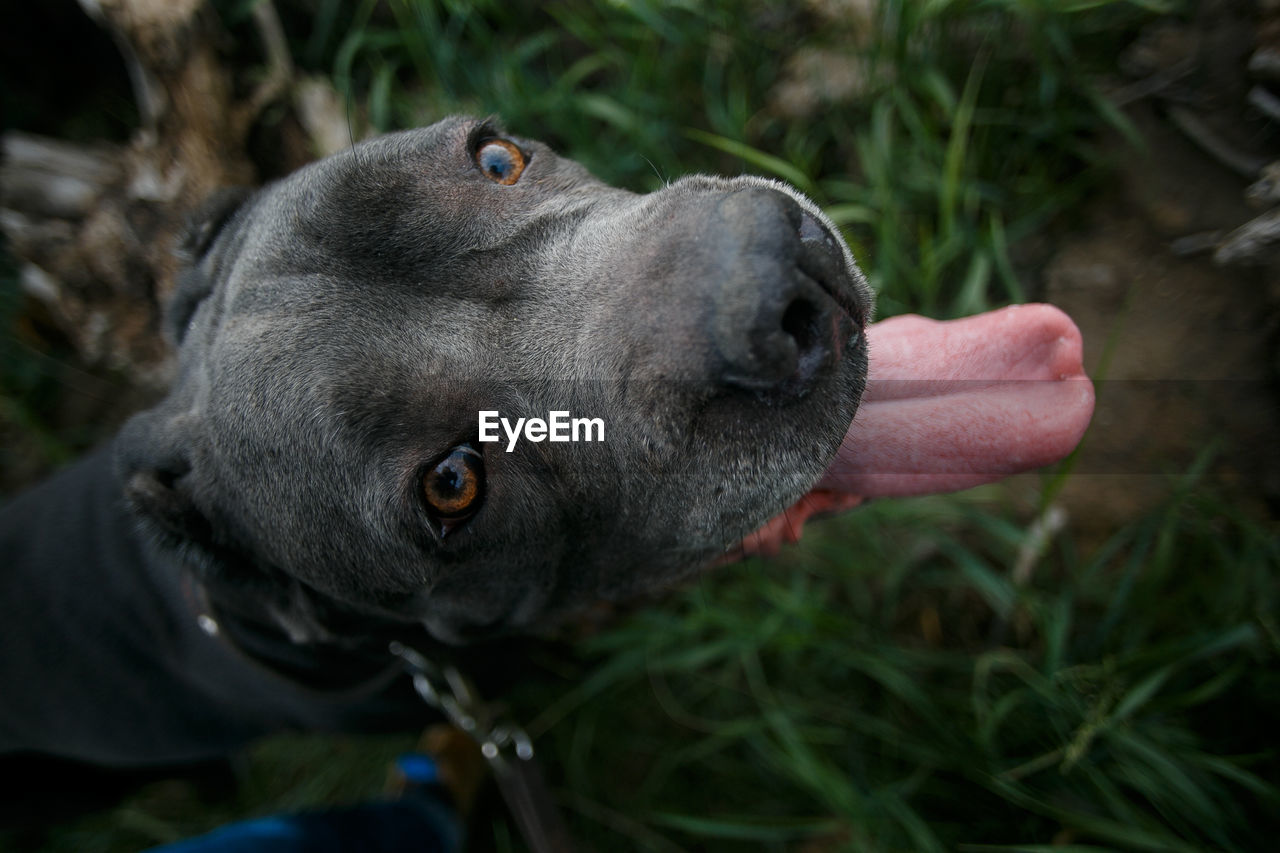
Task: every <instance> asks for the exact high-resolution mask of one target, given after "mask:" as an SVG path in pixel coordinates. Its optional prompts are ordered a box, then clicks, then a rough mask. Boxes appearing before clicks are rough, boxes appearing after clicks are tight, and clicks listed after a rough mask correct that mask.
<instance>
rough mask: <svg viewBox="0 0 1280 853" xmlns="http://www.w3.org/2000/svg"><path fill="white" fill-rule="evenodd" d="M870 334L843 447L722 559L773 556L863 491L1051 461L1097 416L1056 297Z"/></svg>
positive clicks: (888, 492)
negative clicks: (858, 398)
mask: <svg viewBox="0 0 1280 853" xmlns="http://www.w3.org/2000/svg"><path fill="white" fill-rule="evenodd" d="M864 337H865V338H869V339H870V341H869V343H868V348H869V350H870V352H871V366H872V369H871V375H870V377H869V378H868V381H867V391H866V394H865V395H864V397H863V400H862V403H861V405H860V407H859V410H858V414H857V416H856V417H855V419H854V422H853V423H852V424H851V425H850V427H849V429H848V432H847V433H846V435H845V437H844V440H843V442H842V444H841V446H840V449H839V452H838V453H837V454H836V456H835V458H834V459H833V460H832V461H831V463H830V464H829V465H828V467H827V470H826V472H825V473H824V475H823V476H822V478H821V479H820V480H819V481H818V482H817V484H816V485H815V486H814V487H813V489H812V490H810V491H809V492H808V493H807V494H805V495H804V496H803V497H801V498H800V500H799V501H798V502H796V503H795V504H794V505H792V506H790V507H788V508H787V509H786V510H785V511H784V512H782V513H781V514H779V515H777V516H775V517H774V518H773V519H771V520H770V521H769V522H767V523H766V524H765V525H764V526H763V527H762V528H760V529H759V530H758V531H756V532H754V533H752V534H750V535H749V536H747V537H746V539H744V540H743V541H742V542H741V543H740V544H739V545H738V546H737V547H736V548H734V549H733V550H732V551H731V552H730V553H729V554H728V555H726V557H725V558H723V559H722V560H721V562H731V561H733V560H735V559H740V558H742V557H744V556H749V555H752V554H773V553H776V552H777V551H778V549H779V548H780V547H781V545H782V544H783V543H784V542H795V541H796V540H797V539H798V538H799V537H800V532H801V529H802V528H803V526H804V522H805V521H806V520H807V519H808V518H810V517H814V516H822V515H828V514H831V513H834V512H840V511H843V510H847V509H850V508H852V507H854V506H856V505H858V504H859V503H861V502H863V501H864V500H866V499H868V498H875V497H908V496H911V495H923V494H930V493H935V492H947V491H957V490H960V489H967V488H970V487H973V486H977V485H981V484H983V483H990V482H994V481H996V480H999V479H1002V478H1004V477H1007V476H1010V475H1012V474H1016V473H1019V472H1021V471H1027V470H1031V469H1034V468H1039V467H1041V466H1044V465H1049V464H1052V463H1054V462H1057V461H1058V460H1060V459H1062V458H1063V457H1064V456H1066V455H1067V454H1068V453H1070V452H1071V451H1072V450H1073V449H1074V448H1075V447H1076V445H1077V444H1079V442H1080V439H1081V438H1082V436H1083V435H1084V431H1085V429H1086V428H1087V427H1088V425H1089V421H1090V418H1091V417H1092V414H1093V403H1094V393H1093V384H1092V383H1091V382H1090V381H1089V378H1088V376H1087V375H1086V374H1085V370H1084V364H1083V344H1082V341H1081V337H1080V332H1079V330H1078V329H1077V328H1076V326H1075V324H1074V323H1072V322H1071V320H1070V318H1068V317H1067V316H1066V315H1065V314H1063V313H1062V312H1061V311H1059V310H1058V309H1056V308H1053V307H1052V306H1049V305H1021V306H1011V307H1009V308H1004V309H1001V310H998V311H990V312H987V313H985V314H979V315H977V316H974V317H968V318H965V319H963V320H952V321H949V322H938V321H933V320H927V319H925V318H922V317H916V316H910V315H908V316H902V317H894V318H892V319H890V320H886V321H884V322H883V323H877V324H876V325H875V326H873V327H871V328H870V329H868V332H867V334H866V335H864Z"/></svg>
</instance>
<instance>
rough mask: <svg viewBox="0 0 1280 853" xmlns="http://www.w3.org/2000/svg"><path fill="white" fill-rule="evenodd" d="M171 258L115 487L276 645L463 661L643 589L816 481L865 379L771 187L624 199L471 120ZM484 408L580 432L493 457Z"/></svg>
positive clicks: (810, 252) (799, 208) (687, 183)
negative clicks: (493, 642) (173, 268)
mask: <svg viewBox="0 0 1280 853" xmlns="http://www.w3.org/2000/svg"><path fill="white" fill-rule="evenodd" d="M186 250H187V252H188V255H189V260H190V264H189V268H188V269H187V271H186V272H185V273H184V275H183V278H182V281H181V283H180V285H179V292H178V293H177V295H176V297H175V301H174V308H173V310H172V312H171V313H172V319H173V328H172V330H171V333H172V334H173V337H174V338H175V340H177V341H178V342H179V345H180V356H179V373H178V377H177V379H176V381H175V383H174V386H173V388H172V390H171V392H170V394H169V396H168V397H167V398H166V399H165V400H164V401H163V402H162V403H161V404H160V405H159V406H158V407H156V408H155V409H153V410H151V411H149V412H145V413H143V414H142V415H139V416H138V417H136V418H135V419H134V420H133V421H131V422H130V424H129V425H128V426H127V428H126V430H125V433H124V434H123V436H122V441H121V450H120V464H121V468H122V471H123V475H124V480H125V483H126V493H127V496H128V498H129V500H130V501H131V502H132V504H133V506H134V507H135V509H136V510H137V511H138V512H139V513H140V515H141V516H142V517H143V518H145V519H148V520H149V522H150V523H151V524H152V525H153V526H154V528H155V529H156V530H158V531H160V532H161V533H162V534H163V538H164V540H165V541H166V542H167V543H168V544H169V545H170V546H172V547H175V548H176V550H177V552H178V553H179V554H181V555H182V556H184V557H185V558H186V559H187V560H188V561H189V562H190V563H191V564H192V565H193V566H195V568H196V569H197V570H198V572H199V573H200V576H201V577H202V578H203V580H204V581H205V583H206V584H207V585H209V586H211V587H214V588H223V589H238V590H242V591H248V592H247V594H252V595H262V596H267V597H269V598H271V599H272V600H273V604H272V609H273V610H274V611H276V612H278V613H280V614H282V617H281V618H282V619H284V620H285V621H288V619H289V618H292V619H293V620H294V622H295V627H296V623H299V622H300V620H301V617H299V615H298V614H300V613H307V614H312V616H311V617H309V618H310V619H311V621H313V622H317V621H318V622H324V621H325V619H331V618H333V614H335V613H342V614H345V615H348V616H350V615H354V616H355V617H356V618H358V619H375V620H388V621H393V622H397V621H398V622H419V623H422V624H424V625H426V626H427V628H428V629H429V630H431V631H432V632H433V633H434V634H435V635H436V636H437V637H439V638H441V639H444V640H447V641H463V640H467V639H470V638H473V637H478V636H482V635H486V634H490V633H494V632H504V631H520V630H533V629H537V628H539V627H541V626H544V625H547V624H549V623H550V622H553V621H554V620H555V619H557V618H559V617H562V616H563V615H565V614H567V613H570V612H572V611H573V610H574V609H576V608H578V607H581V606H583V605H585V604H589V603H591V602H596V601H599V600H616V599H623V598H627V597H631V596H634V595H637V594H640V593H643V592H645V591H649V590H653V589H656V588H661V587H665V586H668V585H670V584H672V583H673V582H675V581H677V580H679V579H680V578H682V577H684V576H686V575H688V574H689V573H691V572H693V571H695V570H697V569H698V568H700V567H702V566H705V565H706V564H707V563H708V562H709V561H711V560H713V559H715V558H716V557H717V556H719V555H720V554H721V553H723V552H724V550H725V549H726V547H728V546H730V545H732V544H735V543H736V542H738V541H739V540H740V539H741V538H742V537H743V536H744V535H746V534H747V533H749V532H751V531H752V530H753V529H755V528H756V527H758V526H759V525H760V524H762V523H763V522H764V521H766V520H767V519H768V518H769V517H771V516H772V515H774V514H776V513H778V512H779V511H781V510H782V509H783V508H784V507H786V506H788V505H789V504H791V503H792V502H794V501H795V500H797V499H798V498H799V497H800V496H801V495H802V494H803V493H804V492H806V491H807V490H808V489H810V488H811V487H812V486H813V484H814V482H815V481H816V480H817V479H818V477H819V476H820V475H821V473H822V471H823V470H824V468H825V466H826V464H827V462H828V461H829V460H830V458H831V456H832V455H833V454H834V453H835V451H836V449H837V448H838V446H839V445H840V442H841V439H842V438H843V437H844V435H845V432H846V430H847V428H848V425H849V422H850V420H851V419H852V417H853V415H854V412H855V410H856V407H857V402H858V398H859V395H860V393H861V390H862V385H863V381H864V378H865V372H866V353H865V345H864V343H863V338H862V328H863V326H864V325H865V323H866V321H867V318H868V314H869V312H870V310H871V297H870V294H869V291H868V289H867V287H866V284H865V282H864V280H863V278H862V276H861V274H860V273H859V272H858V271H857V269H856V267H855V266H854V264H853V261H852V258H851V256H850V254H849V252H848V249H847V248H846V247H845V246H844V244H843V242H841V241H840V240H839V238H838V237H837V236H836V232H835V230H834V228H832V226H831V225H830V223H829V222H828V221H827V220H826V219H825V218H824V217H823V216H822V214H821V213H820V212H818V210H817V209H816V207H815V206H814V205H813V204H812V203H811V202H809V201H808V200H807V199H805V198H804V197H802V196H801V195H799V194H798V193H796V192H795V191H794V190H791V189H789V188H787V187H784V186H783V185H780V184H777V183H774V182H769V181H765V180H761V179H755V178H739V179H734V180H724V179H714V178H707V177H692V178H687V179H683V180H680V181H676V182H675V183H673V184H670V185H668V186H666V187H664V188H662V189H661V190H659V191H657V192H654V193H651V194H648V195H636V194H633V193H629V192H625V191H622V190H619V189H615V188H612V187H609V186H606V185H604V184H602V183H601V182H599V181H597V180H596V179H594V178H593V177H592V176H591V175H590V174H588V173H587V172H586V171H585V170H584V169H583V168H582V167H581V166H579V165H578V164H576V163H574V162H572V161H569V160H566V159H564V158H561V157H558V156H557V155H556V154H555V153H554V152H552V151H551V150H550V149H548V148H547V147H546V146H544V145H541V144H540V143H537V142H534V141H531V140H526V139H518V138H513V137H509V136H506V135H505V134H503V133H502V132H501V130H500V129H499V128H497V127H495V126H493V125H491V124H489V123H485V122H478V121H472V120H467V119H458V118H455V119H448V120H445V121H443V122H440V123H439V124H436V125H433V126H432V127H429V128H426V129H423V130H415V131H409V132H404V133H399V134H394V135H389V136H385V137H382V138H379V139H376V140H373V141H371V142H368V143H364V144H362V145H360V146H357V147H356V148H354V149H352V150H351V151H348V152H345V153H343V154H339V155H337V156H334V157H331V158H329V159H327V160H324V161H321V162H319V163H316V164H313V165H311V166H309V167H307V168H305V169H303V170H301V171H299V172H297V173H295V174H294V175H292V176H290V177H289V178H287V179H285V180H283V181H281V182H279V183H277V184H274V185H271V186H268V187H266V188H264V189H262V190H261V191H259V192H257V193H256V194H254V195H252V196H250V197H248V198H247V199H244V200H242V201H240V202H239V203H238V204H234V203H223V204H221V205H215V206H214V208H213V210H212V213H211V214H210V216H209V218H208V219H207V220H206V221H205V222H204V223H202V224H201V225H200V226H198V227H197V228H196V229H194V230H193V232H192V236H191V238H190V239H189V240H188V242H187V245H186ZM484 411H489V412H496V413H498V414H497V415H496V416H494V419H495V420H496V418H499V417H500V418H502V419H506V421H507V422H508V423H509V424H514V423H516V422H517V421H518V419H519V418H526V419H529V418H539V419H543V420H551V419H553V418H552V417H551V416H550V413H552V412H565V413H568V417H570V418H584V419H593V420H598V421H600V424H601V427H602V429H600V430H596V431H595V432H594V433H593V434H592V438H595V439H597V440H592V441H585V440H579V441H577V442H573V441H552V440H549V439H547V438H544V439H543V440H541V441H536V440H533V438H534V437H535V436H534V435H527V436H522V437H520V438H518V439H517V440H516V441H515V442H512V441H511V440H510V438H509V436H508V434H507V433H506V432H505V431H503V430H502V429H498V430H497V433H498V435H499V436H500V441H498V442H494V443H490V442H484V441H481V440H480V439H481V429H480V426H481V425H480V419H479V413H480V412H484ZM526 423H527V421H526ZM565 431H566V432H567V431H568V429H567V428H566V430H565ZM600 432H602V433H603V435H600V434H599V433H600ZM586 433H587V431H586V430H585V429H584V430H583V431H582V432H580V434H579V437H580V439H581V438H583V437H584V436H585V435H586ZM599 439H602V440H599ZM290 613H292V614H293V616H292V617H289V616H288V614H290ZM316 613H323V614H327V615H326V616H324V617H323V618H319V619H318V620H317V618H316V617H314V614H316ZM313 627H316V626H313ZM330 629H332V626H330ZM317 630H322V628H320V627H317ZM304 633H305V632H304Z"/></svg>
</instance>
